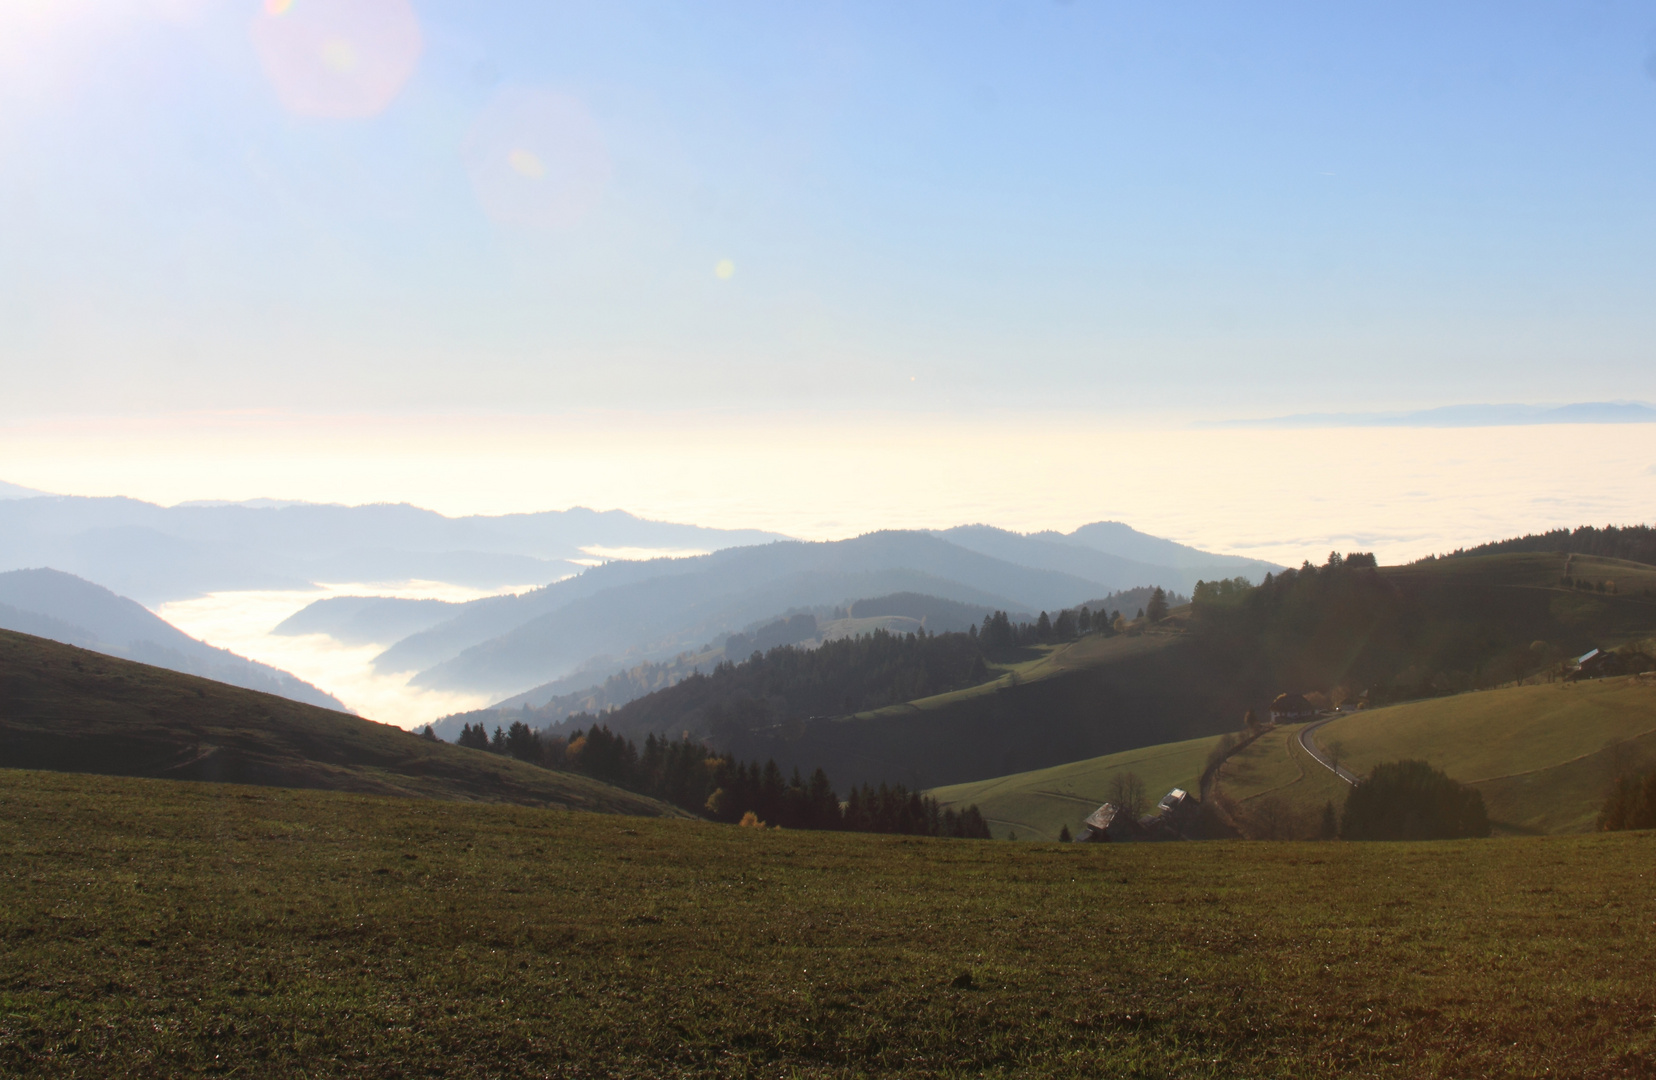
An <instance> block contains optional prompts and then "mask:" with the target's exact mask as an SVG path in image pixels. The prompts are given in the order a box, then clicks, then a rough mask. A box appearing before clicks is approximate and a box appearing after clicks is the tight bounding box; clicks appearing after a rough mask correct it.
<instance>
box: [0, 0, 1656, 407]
mask: <svg viewBox="0 0 1656 1080" xmlns="http://www.w3.org/2000/svg"><path fill="white" fill-rule="evenodd" d="M284 6H286V7H287V10H279V9H281V8H282V7H284ZM272 12H276V13H272ZM341 13H343V14H341ZM353 15H354V16H356V17H357V18H356V21H354V22H353V21H351V19H350V18H348V17H349V16H353ZM329 19H345V20H346V21H345V22H344V23H341V24H340V26H341V27H343V29H339V28H337V27H336V28H335V29H338V30H339V32H338V34H334V31H332V30H329V29H328V26H329V22H328V20H329ZM410 19H412V20H413V22H412V24H410V23H409V20H410ZM304 20H310V22H309V23H304ZM301 24H304V25H310V26H312V27H313V28H315V27H320V28H321V29H320V30H317V33H320V34H322V37H319V38H317V39H316V41H318V42H321V43H322V44H320V45H318V46H317V48H318V50H324V49H336V47H337V48H340V49H345V50H346V51H345V52H344V53H338V52H337V51H336V52H329V53H327V55H326V57H324V59H326V61H327V63H329V64H335V68H334V69H329V70H335V69H339V70H343V69H346V68H348V69H350V70H351V71H353V72H360V71H363V70H366V68H365V67H364V65H369V66H372V65H373V64H374V63H375V62H378V61H379V60H383V61H384V64H385V65H387V70H390V69H393V68H397V64H398V63H399V62H400V61H399V60H398V56H400V55H402V54H400V53H398V50H399V49H403V50H405V51H406V48H407V42H408V40H409V39H408V38H407V36H406V32H407V30H408V26H409V25H414V26H415V31H414V33H415V34H416V38H415V39H414V40H416V41H417V49H416V52H415V53H410V54H408V55H407V56H406V57H404V59H407V60H408V63H407V65H405V68H406V70H404V69H398V70H397V71H393V72H392V75H389V76H386V77H387V78H389V79H391V80H392V83H394V85H389V89H387V88H386V87H381V89H382V90H384V91H385V92H384V93H382V94H380V98H383V100H379V99H376V100H374V101H367V102H366V103H365V102H364V100H357V101H354V103H353V102H350V101H347V102H346V103H345V104H344V105H342V106H340V107H338V108H333V107H332V106H328V107H324V108H320V109H319V108H318V107H316V105H315V99H316V96H317V94H321V95H322V97H323V98H326V95H327V93H330V92H332V91H330V90H329V89H328V86H329V85H332V84H327V85H322V84H317V85H314V86H310V87H309V90H310V91H313V92H312V93H311V96H310V98H306V96H305V95H306V92H307V87H306V86H305V85H298V86H296V85H295V84H294V83H293V82H292V80H293V79H296V78H297V79H299V80H301V82H303V80H304V79H306V78H312V77H314V78H317V79H323V80H324V82H325V80H326V78H328V77H330V76H328V75H327V73H326V72H325V71H323V70H322V69H321V68H318V69H317V71H316V72H311V73H310V74H309V75H307V74H306V71H305V70H304V62H305V57H304V56H299V58H298V59H297V60H293V59H292V58H293V56H296V55H298V54H294V53H291V52H290V53H288V54H284V55H288V56H289V59H290V60H291V61H292V63H295V64H298V65H299V68H297V69H294V70H289V71H287V72H286V74H284V73H283V71H282V70H277V68H273V66H272V64H273V61H271V59H270V56H271V55H272V54H271V53H270V51H269V50H270V48H273V47H274V46H270V45H269V42H270V41H271V40H276V38H271V37H261V35H276V36H277V38H279V37H280V35H281V34H283V33H287V32H289V31H288V28H291V27H292V26H296V25H301ZM329 35H333V36H329ZM398 35H403V36H401V37H399V36H398ZM1653 35H1656V8H1653V7H1652V6H1651V5H1649V4H1613V3H1568V4H1565V3H1559V4H1516V3H1500V4H1495V3H1484V4H1478V3H1465V4H1454V5H1444V4H1407V3H1387V4H1367V5H1361V4H1341V5H1329V4H1309V3H1307V4H1249V5H1238V4H1219V3H1212V4H1202V3H1186V4H1179V5H1142V4H1125V3H1102V2H1097V0H1073V2H1071V3H1053V2H1050V0H1041V2H1034V0H1030V2H1014V3H983V4H972V3H964V2H959V0H956V2H951V3H901V4H898V3H890V2H884V3H866V4H853V3H838V4H816V5H807V4H782V3H756V2H755V3H716V2H702V3H696V4H667V3H626V2H613V3H604V4H557V3H506V2H501V3H490V4H477V3H461V2H437V0H411V2H410V3H409V4H406V5H405V4H404V3H403V0H271V3H270V5H269V6H268V8H267V5H266V4H265V3H264V2H262V0H260V2H247V3H243V2H230V0H224V2H214V0H102V2H96V3H95V2H90V0H79V2H77V0H64V2H60V3H42V2H39V0H20V3H19V5H18V6H17V9H16V10H14V11H11V12H10V13H7V14H0V355H3V356H4V358H5V361H6V369H7V372H6V375H7V382H8V391H7V393H6V395H4V399H3V403H0V418H3V419H7V420H18V419H24V418H30V417H38V416H44V415H49V414H51V415H63V414H74V413H88V414H90V413H110V412H138V413H165V412H168V411H173V410H201V409H249V408H259V409H271V410H277V411H282V410H288V411H294V412H306V411H312V412H315V411H323V412H326V411H363V410H378V411H384V412H391V413H396V412H399V411H406V412H419V413H440V412H443V411H444V410H452V411H466V412H473V413H475V412H479V411H483V412H487V411H490V410H500V411H514V412H540V413H557V412H561V411H568V410H583V409H586V410H593V409H596V410H646V411H647V410H665V411H683V410H697V409H735V410H739V411H740V410H746V411H753V412H765V411H771V410H776V409H791V410H799V409H806V410H819V411H823V412H832V411H835V410H886V411H897V412H902V411H905V410H910V411H915V412H936V411H940V410H941V411H961V412H970V411H973V410H1014V411H1023V412H1026V413H1029V414H1031V415H1034V414H1039V413H1041V412H1042V411H1043V410H1066V411H1069V412H1075V411H1083V412H1085V411H1088V410H1094V411H1097V412H1098V413H1100V414H1101V415H1105V416H1111V417H1120V416H1121V415H1124V414H1156V415H1162V416H1169V417H1174V418H1183V419H1201V418H1216V417H1225V416H1247V415H1278V414H1281V413H1284V412H1294V411H1313V410H1343V411H1350V410H1357V409H1365V408H1412V407H1429V406H1434V405H1441V404H1446V403H1452V402H1464V401H1537V402H1549V401H1573V400H1593V399H1646V400H1648V399H1653V398H1656V363H1652V360H1653V359H1656V357H1653V356H1652V347H1651V342H1652V341H1656V303H1652V297H1653V296H1656V259H1652V258H1651V252H1652V251H1656V36H1653ZM281 40H287V39H281ZM295 40H298V39H295ZM306 40H309V39H306ZM341 43H342V44H341ZM301 44H303V42H301ZM307 47H308V46H307ZM261 50H263V51H261ZM380 53H384V54H385V55H384V56H380V55H379V54H380ZM317 55H318V56H322V52H321V51H318V53H317ZM341 57H344V59H341ZM318 62H319V63H320V62H321V61H318ZM336 62H337V63H336ZM341 65H343V67H341ZM279 66H280V65H277V67H279ZM290 66H291V65H290ZM295 70H297V71H298V74H297V75H295V74H294V71H295ZM319 72H320V74H318V73H319ZM398 72H401V74H399V73H398ZM393 76H394V77H393ZM404 76H406V77H404ZM284 80H286V81H284ZM319 86H320V89H318V87H319ZM371 96H372V95H370V97H371ZM307 101H309V102H310V104H307V103H306V102H307ZM330 109H331V110H332V112H333V113H335V114H336V115H317V113H318V112H323V113H327V112H329V111H330ZM341 112H343V113H349V114H351V115H337V114H338V113H341ZM721 271H722V272H721Z"/></svg>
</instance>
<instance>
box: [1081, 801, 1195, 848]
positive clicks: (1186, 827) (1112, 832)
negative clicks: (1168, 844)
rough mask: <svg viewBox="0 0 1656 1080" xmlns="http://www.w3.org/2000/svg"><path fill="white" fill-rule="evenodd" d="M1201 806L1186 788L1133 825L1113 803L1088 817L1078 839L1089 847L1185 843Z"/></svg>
mask: <svg viewBox="0 0 1656 1080" xmlns="http://www.w3.org/2000/svg"><path fill="white" fill-rule="evenodd" d="M1199 810H1200V805H1199V804H1198V803H1197V802H1196V800H1195V799H1193V798H1191V796H1190V793H1189V792H1188V791H1186V790H1184V789H1183V788H1174V789H1173V790H1172V791H1169V792H1168V793H1167V794H1166V795H1163V796H1162V800H1161V802H1159V803H1157V804H1156V809H1155V812H1154V813H1149V814H1146V815H1144V816H1143V817H1141V818H1139V819H1138V820H1137V821H1134V820H1133V818H1132V817H1131V816H1130V815H1128V814H1126V813H1123V812H1122V810H1121V808H1120V807H1118V806H1116V805H1115V804H1114V803H1105V804H1104V805H1103V806H1100V807H1099V808H1098V809H1097V810H1094V811H1093V812H1092V813H1091V814H1089V815H1088V816H1087V820H1086V822H1085V825H1084V827H1083V828H1082V830H1081V832H1080V833H1079V834H1077V836H1076V837H1075V839H1076V840H1078V841H1080V842H1082V843H1087V844H1104V843H1113V844H1120V843H1125V842H1128V841H1134V840H1186V839H1190V836H1191V833H1190V830H1191V829H1192V828H1193V827H1194V826H1195V824H1196V818H1197V814H1198V812H1199Z"/></svg>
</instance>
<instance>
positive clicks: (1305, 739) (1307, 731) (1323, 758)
mask: <svg viewBox="0 0 1656 1080" xmlns="http://www.w3.org/2000/svg"><path fill="white" fill-rule="evenodd" d="M1339 718H1340V714H1338V713H1336V714H1335V715H1333V716H1325V717H1323V718H1322V719H1321V720H1318V721H1316V722H1315V723H1311V724H1306V725H1305V726H1304V727H1302V728H1300V733H1299V744H1300V747H1301V748H1302V749H1303V750H1304V751H1305V752H1306V753H1307V754H1310V755H1311V756H1312V757H1313V758H1315V759H1316V761H1317V763H1318V764H1319V765H1321V766H1322V767H1323V768H1325V769H1328V770H1329V771H1330V772H1332V773H1333V774H1334V775H1335V776H1338V777H1339V778H1340V779H1341V780H1344V781H1345V782H1346V783H1348V784H1355V783H1356V782H1357V779H1358V777H1357V774H1356V773H1353V772H1348V771H1347V770H1345V769H1343V768H1341V767H1340V766H1338V765H1336V764H1334V762H1333V761H1332V760H1331V759H1330V758H1329V757H1328V755H1327V754H1324V753H1323V752H1322V751H1321V750H1319V749H1317V741H1316V740H1315V739H1313V738H1312V737H1311V736H1312V735H1313V734H1314V733H1315V732H1316V730H1317V729H1318V728H1320V727H1322V726H1323V725H1324V724H1326V723H1328V722H1329V721H1330V720H1338V719H1339Z"/></svg>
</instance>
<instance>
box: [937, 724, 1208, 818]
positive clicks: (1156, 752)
mask: <svg viewBox="0 0 1656 1080" xmlns="http://www.w3.org/2000/svg"><path fill="white" fill-rule="evenodd" d="M1219 739H1220V736H1218V735H1208V736H1203V737H1202V738H1199V739H1187V740H1185V741H1183V742H1176V743H1162V744H1160V745H1157V746H1143V747H1139V748H1138V749H1136V750H1125V751H1122V752H1121V753H1119V754H1106V755H1104V756H1102V757H1096V758H1088V759H1086V760H1084V761H1072V762H1069V763H1068V764H1064V765H1054V766H1052V767H1051V768H1047V769H1034V770H1031V771H1030V772H1023V773H1014V774H1012V775H1011V776H997V777H995V778H994V779H991V780H978V781H975V782H973V783H969V784H952V785H950V786H948V787H940V788H933V789H932V790H931V791H928V792H927V793H926V794H928V795H930V796H932V798H934V799H936V800H937V802H938V805H940V806H945V807H956V808H960V807H966V806H972V805H975V806H977V808H978V810H979V812H980V813H982V814H983V817H984V819H985V820H986V821H988V822H989V826H990V828H991V829H992V830H993V832H994V835H995V837H996V838H997V839H1001V838H1004V837H1006V836H1007V834H1008V833H1014V832H1015V833H1016V834H1017V836H1018V839H1020V840H1048V841H1051V840H1057V839H1058V833H1059V830H1060V829H1062V828H1064V827H1065V826H1068V827H1069V830H1070V832H1071V833H1072V834H1074V833H1077V832H1080V831H1081V829H1080V826H1081V822H1082V821H1083V820H1084V819H1085V818H1086V816H1087V815H1088V814H1090V813H1092V812H1093V811H1094V810H1096V809H1098V807H1099V806H1100V805H1101V804H1102V803H1104V802H1106V801H1107V800H1108V799H1109V797H1110V784H1111V782H1112V781H1113V780H1114V779H1115V778H1116V776H1118V775H1120V774H1122V773H1132V774H1134V775H1135V776H1137V777H1138V778H1139V780H1141V781H1142V782H1143V784H1144V791H1145V794H1146V795H1147V796H1148V797H1149V799H1150V801H1151V802H1152V803H1153V802H1155V801H1156V800H1157V799H1160V798H1161V797H1162V796H1163V795H1165V794H1167V792H1168V791H1169V790H1171V789H1173V788H1176V787H1179V788H1184V789H1185V790H1186V791H1196V790H1197V781H1198V780H1199V779H1200V777H1201V775H1202V770H1203V769H1204V768H1205V767H1206V765H1207V760H1208V755H1209V754H1211V753H1213V750H1214V747H1215V746H1216V745H1217V744H1218V742H1219Z"/></svg>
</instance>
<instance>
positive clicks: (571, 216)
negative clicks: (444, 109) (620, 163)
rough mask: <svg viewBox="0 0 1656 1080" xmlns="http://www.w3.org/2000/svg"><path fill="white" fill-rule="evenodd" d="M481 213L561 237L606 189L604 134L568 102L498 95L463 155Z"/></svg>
mask: <svg viewBox="0 0 1656 1080" xmlns="http://www.w3.org/2000/svg"><path fill="white" fill-rule="evenodd" d="M462 153H463V156H464V159H465V162H466V171H467V173H468V174H469V175H470V177H471V182H472V190H473V191H474V192H476V194H477V201H478V203H479V204H480V205H481V206H482V207H483V212H484V213H486V214H488V215H489V217H490V218H491V219H493V220H495V221H498V222H500V223H502V224H508V225H521V226H528V227H530V228H539V229H567V228H571V227H573V226H575V225H576V224H578V223H579V222H580V221H582V220H583V219H584V218H585V217H586V216H587V215H588V214H590V213H591V212H592V211H593V210H594V209H595V208H596V207H597V206H598V204H599V202H600V201H602V199H603V196H604V191H605V189H606V188H607V187H608V185H609V180H610V173H611V171H612V170H611V164H610V156H609V150H608V149H607V148H606V147H605V145H604V136H603V132H602V131H601V130H599V127H598V123H597V121H595V120H594V119H593V118H592V116H591V115H590V114H589V113H588V112H587V110H586V107H585V106H584V105H582V104H581V103H580V102H579V101H577V100H575V99H574V98H571V97H567V96H565V95H562V94H556V93H553V92H551V91H548V90H536V89H528V88H523V87H514V88H508V89H506V90H502V91H501V92H500V93H498V94H496V95H495V97H494V99H493V100H492V101H490V102H489V104H488V105H487V106H486V107H485V108H484V110H483V111H482V112H481V113H480V114H479V115H478V117H477V120H476V121H475V122H474V123H473V124H472V127H471V131H470V132H469V133H468V135H467V136H466V142H465V146H464V147H463V150H462Z"/></svg>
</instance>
